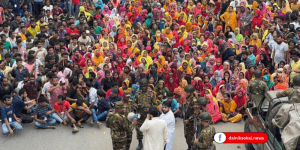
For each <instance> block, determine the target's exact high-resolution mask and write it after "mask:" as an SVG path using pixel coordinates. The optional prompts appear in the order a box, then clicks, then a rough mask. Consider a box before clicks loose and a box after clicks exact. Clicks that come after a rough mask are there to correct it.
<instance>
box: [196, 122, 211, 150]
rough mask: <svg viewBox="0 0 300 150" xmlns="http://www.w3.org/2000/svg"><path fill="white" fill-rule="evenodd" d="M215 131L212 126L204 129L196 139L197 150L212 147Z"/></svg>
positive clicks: (206, 149)
mask: <svg viewBox="0 0 300 150" xmlns="http://www.w3.org/2000/svg"><path fill="white" fill-rule="evenodd" d="M215 134H216V130H215V128H214V127H213V126H207V127H204V128H203V129H202V131H201V133H200V136H199V137H198V143H197V144H196V145H197V146H198V150H208V149H210V147H211V146H212V145H213V141H214V136H215Z"/></svg>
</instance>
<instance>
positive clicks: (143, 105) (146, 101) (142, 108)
mask: <svg viewBox="0 0 300 150" xmlns="http://www.w3.org/2000/svg"><path fill="white" fill-rule="evenodd" d="M140 87H141V90H140V91H137V92H136V95H135V101H134V108H135V109H136V113H138V114H140V115H141V117H140V119H138V120H137V125H136V131H137V139H138V141H139V145H138V147H137V148H136V149H137V150H141V149H142V148H143V142H142V140H143V133H142V132H141V131H140V127H141V126H142V124H143V123H144V121H145V120H146V118H147V113H148V110H149V108H150V107H151V106H155V107H156V105H157V104H156V98H155V96H151V95H150V94H149V93H148V92H147V89H148V80H147V79H146V78H143V79H141V81H140Z"/></svg>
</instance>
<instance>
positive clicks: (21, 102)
mask: <svg viewBox="0 0 300 150" xmlns="http://www.w3.org/2000/svg"><path fill="white" fill-rule="evenodd" d="M12 104H13V106H14V110H15V114H16V116H17V117H18V118H22V123H31V122H33V119H32V117H31V116H30V114H31V113H33V112H34V106H35V105H36V101H35V100H27V92H26V90H25V89H20V90H19V94H18V95H15V96H14V97H13V101H12Z"/></svg>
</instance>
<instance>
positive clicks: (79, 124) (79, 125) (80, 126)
mask: <svg viewBox="0 0 300 150" xmlns="http://www.w3.org/2000/svg"><path fill="white" fill-rule="evenodd" d="M76 126H78V127H79V128H84V126H82V125H81V123H78V124H76Z"/></svg>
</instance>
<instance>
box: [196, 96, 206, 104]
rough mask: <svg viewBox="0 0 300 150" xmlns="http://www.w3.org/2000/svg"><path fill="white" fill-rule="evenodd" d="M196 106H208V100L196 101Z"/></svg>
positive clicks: (200, 99)
mask: <svg viewBox="0 0 300 150" xmlns="http://www.w3.org/2000/svg"><path fill="white" fill-rule="evenodd" d="M196 104H198V105H206V104H207V100H206V99H205V98H204V97H200V98H198V100H197V101H196Z"/></svg>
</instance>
